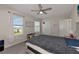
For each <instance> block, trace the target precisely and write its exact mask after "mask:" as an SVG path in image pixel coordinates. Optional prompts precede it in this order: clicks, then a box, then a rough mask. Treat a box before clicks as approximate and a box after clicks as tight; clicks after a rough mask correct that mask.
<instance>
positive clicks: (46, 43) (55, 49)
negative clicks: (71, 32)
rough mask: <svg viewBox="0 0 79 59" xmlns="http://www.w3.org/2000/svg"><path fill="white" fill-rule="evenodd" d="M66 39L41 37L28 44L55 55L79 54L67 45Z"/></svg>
mask: <svg viewBox="0 0 79 59" xmlns="http://www.w3.org/2000/svg"><path fill="white" fill-rule="evenodd" d="M65 39H66V38H63V37H56V36H47V35H40V36H36V37H33V38H32V39H31V40H27V42H29V43H31V44H33V45H36V46H38V47H41V48H43V49H44V50H45V51H47V52H50V53H54V54H79V52H78V51H76V50H75V49H74V48H72V47H68V46H67V45H66V42H65ZM31 47H32V46H31ZM37 50H38V49H37Z"/></svg>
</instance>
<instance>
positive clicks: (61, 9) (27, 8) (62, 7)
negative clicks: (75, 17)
mask: <svg viewBox="0 0 79 59" xmlns="http://www.w3.org/2000/svg"><path fill="white" fill-rule="evenodd" d="M5 6H7V7H9V8H13V9H15V10H17V11H20V12H23V13H25V14H27V15H28V14H29V15H31V16H33V17H36V18H47V17H60V16H69V15H70V13H71V11H72V10H73V9H72V8H73V4H42V6H43V8H49V7H51V8H52V10H51V11H47V13H48V14H47V15H45V14H43V15H37V12H32V11H31V10H37V9H39V8H38V5H37V4H9V5H5Z"/></svg>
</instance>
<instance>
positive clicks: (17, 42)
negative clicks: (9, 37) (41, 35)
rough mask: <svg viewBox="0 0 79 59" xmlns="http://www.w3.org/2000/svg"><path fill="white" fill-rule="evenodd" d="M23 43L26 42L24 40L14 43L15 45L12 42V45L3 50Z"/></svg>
mask: <svg viewBox="0 0 79 59" xmlns="http://www.w3.org/2000/svg"><path fill="white" fill-rule="evenodd" d="M25 41H26V40H23V41H19V42H16V43H14V42H13V43H12V44H10V45H7V46H5V47H4V49H6V48H9V47H12V46H15V45H17V44H19V43H22V42H25Z"/></svg>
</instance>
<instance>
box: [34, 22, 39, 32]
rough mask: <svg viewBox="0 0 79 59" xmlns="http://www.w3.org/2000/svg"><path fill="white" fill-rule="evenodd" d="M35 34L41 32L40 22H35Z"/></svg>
mask: <svg viewBox="0 0 79 59" xmlns="http://www.w3.org/2000/svg"><path fill="white" fill-rule="evenodd" d="M35 32H40V22H39V21H35Z"/></svg>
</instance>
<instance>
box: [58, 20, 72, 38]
mask: <svg viewBox="0 0 79 59" xmlns="http://www.w3.org/2000/svg"><path fill="white" fill-rule="evenodd" d="M71 21H72V19H65V20H60V22H59V32H60V36H63V37H65V36H68V35H69V33H70V32H71V31H72V30H71Z"/></svg>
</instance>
